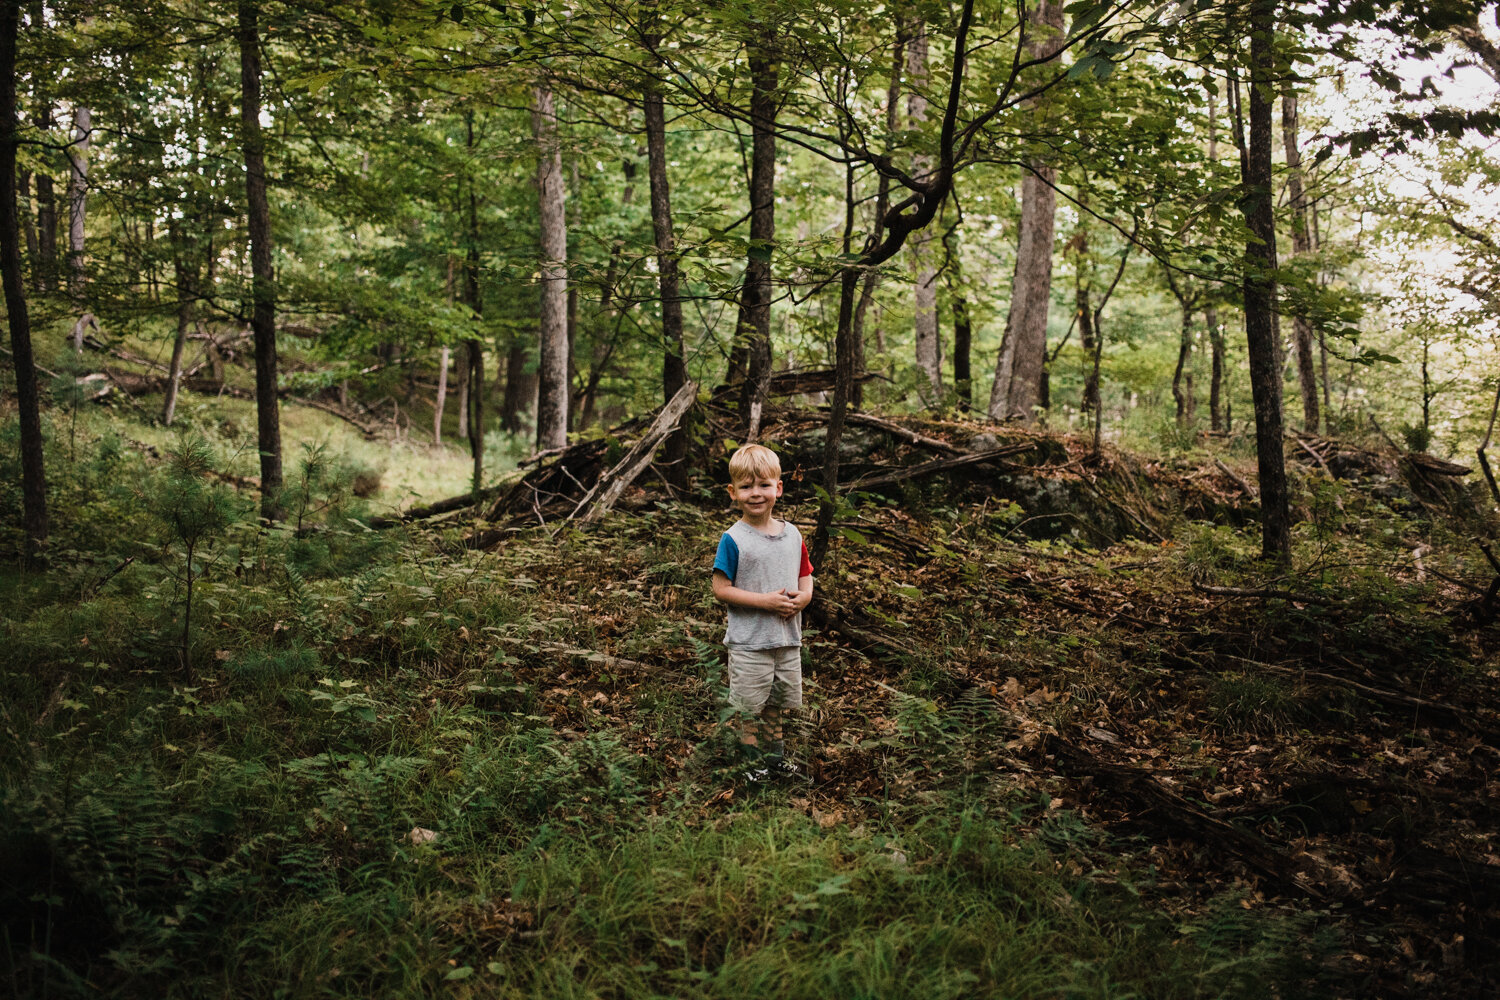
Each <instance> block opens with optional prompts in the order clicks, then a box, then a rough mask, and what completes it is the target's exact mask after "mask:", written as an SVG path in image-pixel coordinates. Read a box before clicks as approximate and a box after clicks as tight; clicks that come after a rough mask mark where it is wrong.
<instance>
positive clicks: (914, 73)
mask: <svg viewBox="0 0 1500 1000" xmlns="http://www.w3.org/2000/svg"><path fill="white" fill-rule="evenodd" d="M906 74H907V79H908V80H909V81H910V86H909V89H908V91H907V94H906V124H907V128H909V129H912V130H914V131H915V130H920V129H921V128H922V124H923V123H924V122H925V121H927V95H926V93H925V88H926V86H927V29H926V28H925V27H924V26H923V25H922V24H921V22H920V21H919V22H917V24H916V27H915V29H914V30H913V31H912V34H911V40H910V41H909V42H908V43H907V46H906ZM931 169H932V157H930V156H928V155H927V154H926V153H918V154H917V155H915V156H913V157H912V162H911V173H912V176H913V177H915V178H917V179H918V180H921V179H923V178H924V177H925V176H926V174H927V173H928V171H930V170H931ZM931 243H932V231H931V230H929V229H923V230H920V231H919V232H916V233H914V234H912V239H911V260H912V271H913V272H914V273H915V279H916V280H915V284H914V285H913V288H912V317H913V325H914V330H915V333H916V346H917V351H916V353H917V367H918V368H919V369H920V370H921V372H922V374H923V376H925V380H924V381H923V382H922V383H920V384H919V385H920V390H919V391H920V394H921V398H922V403H923V405H925V406H928V407H935V406H937V405H939V404H940V403H941V402H942V400H943V358H942V345H941V343H940V342H939V340H938V316H937V267H936V264H935V262H934V260H933V256H934V255H933V252H932V246H931Z"/></svg>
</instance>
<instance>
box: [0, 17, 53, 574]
mask: <svg viewBox="0 0 1500 1000" xmlns="http://www.w3.org/2000/svg"><path fill="white" fill-rule="evenodd" d="M20 22H21V4H20V3H19V2H18V0H0V278H3V280H4V284H5V311H6V319H7V321H8V322H9V324H10V351H11V359H12V361H13V362H14V364H15V369H16V408H17V410H19V412H20V423H21V490H22V492H21V502H22V515H23V517H24V519H25V528H26V538H27V543H28V547H27V554H28V556H35V555H36V554H38V553H39V551H40V549H41V546H42V544H43V543H45V542H46V540H47V472H46V462H45V459H44V457H43V454H42V419H41V407H40V401H39V397H38V392H37V383H36V362H35V361H34V360H33V359H32V354H31V319H30V314H29V313H28V312H27V309H26V286H25V284H24V282H23V279H22V277H21V231H20V225H19V219H18V217H17V211H16V149H17V147H18V146H19V145H20V141H19V136H18V135H17V123H16V45H17V35H18V33H19V30H20Z"/></svg>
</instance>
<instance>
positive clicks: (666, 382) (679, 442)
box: [644, 38, 688, 483]
mask: <svg viewBox="0 0 1500 1000" xmlns="http://www.w3.org/2000/svg"><path fill="white" fill-rule="evenodd" d="M657 41H658V39H654V38H653V39H650V40H649V41H648V46H650V47H654V45H655V43H656V42H657ZM644 103H645V116H646V159H647V165H646V169H647V174H648V176H649V180H650V183H651V229H652V233H653V234H654V236H655V238H656V274H657V288H658V290H659V291H660V293H661V333H662V364H661V383H662V403H663V405H665V404H666V403H669V402H671V401H672V398H673V397H674V396H676V395H677V391H678V390H679V389H681V388H682V387H683V385H684V384H686V382H687V364H686V362H685V361H684V359H683V354H682V293H681V291H680V290H679V287H678V277H677V242H676V236H675V234H674V233H673V230H672V189H671V185H670V183H669V181H668V178H667V122H666V109H665V108H664V107H663V105H662V96H661V92H660V91H658V90H657V89H656V88H654V87H652V88H650V89H649V90H648V91H647V93H646V95H645V102H644ZM687 443H688V430H687V426H686V424H684V425H682V426H679V427H678V428H677V429H676V430H675V431H673V432H672V434H671V435H670V436H669V437H668V438H667V441H666V444H665V445H664V452H663V455H662V461H663V462H664V463H665V465H666V467H667V469H668V473H667V475H668V478H669V479H672V480H674V481H676V482H679V483H681V482H685V481H686V475H687V470H686V469H685V468H684V467H683V464H682V460H683V456H684V455H686V454H687Z"/></svg>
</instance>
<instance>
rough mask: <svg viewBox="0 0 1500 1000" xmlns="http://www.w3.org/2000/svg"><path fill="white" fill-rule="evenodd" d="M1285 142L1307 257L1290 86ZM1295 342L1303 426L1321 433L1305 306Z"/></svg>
mask: <svg viewBox="0 0 1500 1000" xmlns="http://www.w3.org/2000/svg"><path fill="white" fill-rule="evenodd" d="M1281 145H1282V148H1283V149H1284V150H1285V151H1286V170H1287V178H1286V193H1287V207H1288V208H1289V209H1290V210H1291V214H1292V255H1293V256H1294V257H1302V256H1305V255H1306V254H1307V253H1308V252H1309V251H1310V250H1311V249H1312V241H1311V240H1310V239H1309V238H1308V229H1307V227H1308V219H1307V199H1306V198H1305V197H1304V195H1303V185H1302V153H1301V151H1300V150H1299V149H1298V148H1297V92H1296V91H1295V90H1294V89H1292V88H1291V87H1288V88H1287V89H1286V90H1284V91H1283V92H1282V94H1281ZM1292 343H1293V345H1294V348H1295V351H1296V357H1297V382H1298V386H1299V388H1300V389H1301V391H1302V426H1303V428H1304V429H1305V430H1308V431H1310V432H1312V433H1314V434H1316V433H1317V432H1318V428H1319V418H1318V371H1317V368H1316V367H1315V365H1314V363H1313V327H1312V323H1311V322H1310V321H1309V320H1308V318H1307V311H1306V310H1305V309H1295V310H1294V311H1293V313H1292Z"/></svg>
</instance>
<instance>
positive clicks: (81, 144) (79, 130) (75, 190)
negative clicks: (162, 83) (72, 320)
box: [68, 107, 94, 298]
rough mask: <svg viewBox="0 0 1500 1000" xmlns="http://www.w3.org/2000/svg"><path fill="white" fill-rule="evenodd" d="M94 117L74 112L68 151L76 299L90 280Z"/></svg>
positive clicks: (70, 251)
mask: <svg viewBox="0 0 1500 1000" xmlns="http://www.w3.org/2000/svg"><path fill="white" fill-rule="evenodd" d="M93 132H94V115H93V112H92V111H90V110H89V109H88V108H86V107H78V108H76V109H74V111H73V143H72V146H71V147H70V148H69V149H68V162H69V164H70V168H71V169H70V170H69V172H68V287H69V290H70V291H72V293H73V295H74V296H75V297H78V298H81V297H82V295H83V286H84V282H85V280H86V279H87V277H88V274H87V272H86V271H85V269H84V262H83V249H84V221H85V220H86V218H87V216H88V194H89V140H90V138H91V137H92V135H93Z"/></svg>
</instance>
